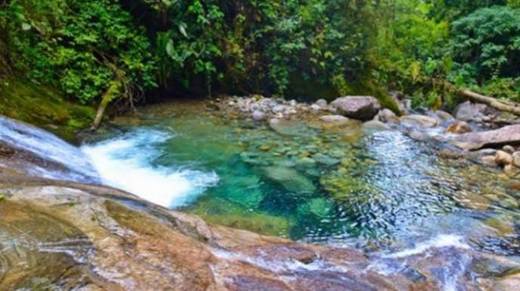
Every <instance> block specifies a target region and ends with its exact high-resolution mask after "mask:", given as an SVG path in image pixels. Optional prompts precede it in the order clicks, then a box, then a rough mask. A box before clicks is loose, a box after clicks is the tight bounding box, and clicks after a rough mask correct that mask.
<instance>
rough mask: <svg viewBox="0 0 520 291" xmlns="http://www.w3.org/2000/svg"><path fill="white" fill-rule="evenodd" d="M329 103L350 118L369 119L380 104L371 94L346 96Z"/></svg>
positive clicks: (379, 107)
mask: <svg viewBox="0 0 520 291" xmlns="http://www.w3.org/2000/svg"><path fill="white" fill-rule="evenodd" d="M331 105H332V106H333V107H335V108H337V109H338V111H339V112H340V113H341V114H343V115H345V116H347V117H350V118H354V119H359V120H370V119H372V118H374V116H376V114H377V112H378V111H379V109H381V105H380V104H379V101H377V99H376V98H374V97H371V96H346V97H340V98H338V99H336V100H334V101H333V102H332V103H331Z"/></svg>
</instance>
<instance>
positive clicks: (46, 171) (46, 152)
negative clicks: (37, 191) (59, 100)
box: [0, 116, 99, 183]
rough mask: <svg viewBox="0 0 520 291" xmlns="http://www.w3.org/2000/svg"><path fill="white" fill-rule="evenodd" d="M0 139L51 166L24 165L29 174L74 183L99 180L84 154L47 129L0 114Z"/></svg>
mask: <svg viewBox="0 0 520 291" xmlns="http://www.w3.org/2000/svg"><path fill="white" fill-rule="evenodd" d="M0 142H1V143H4V144H5V145H7V146H8V147H10V148H13V149H16V150H19V151H21V152H24V153H28V154H29V155H31V156H34V159H40V160H41V161H43V162H42V163H41V164H53V165H54V166H53V167H45V166H41V165H35V164H31V165H27V167H25V168H26V170H27V173H28V174H30V175H34V176H39V177H43V178H50V179H59V180H67V181H75V182H85V183H98V182H99V178H98V174H97V172H96V170H95V169H94V167H92V165H91V163H90V161H89V159H88V157H86V156H85V155H84V154H83V153H82V152H81V151H80V150H79V149H78V148H77V147H75V146H73V145H71V144H69V143H67V142H65V141H63V140H62V139H60V138H59V137H57V136H55V135H54V134H52V133H50V132H47V131H45V130H42V129H39V128H37V127H34V126H31V125H29V124H26V123H22V122H19V121H15V120H13V119H10V118H6V117H2V116H0ZM29 163H30V162H29Z"/></svg>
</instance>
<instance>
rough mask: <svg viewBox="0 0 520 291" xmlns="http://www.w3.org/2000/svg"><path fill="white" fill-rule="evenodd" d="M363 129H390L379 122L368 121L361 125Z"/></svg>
mask: <svg viewBox="0 0 520 291" xmlns="http://www.w3.org/2000/svg"><path fill="white" fill-rule="evenodd" d="M363 129H366V130H375V131H378V130H388V129H390V128H389V127H388V126H387V125H386V124H384V123H382V122H381V121H379V120H370V121H367V122H365V123H363Z"/></svg>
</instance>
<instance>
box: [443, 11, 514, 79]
mask: <svg viewBox="0 0 520 291" xmlns="http://www.w3.org/2000/svg"><path fill="white" fill-rule="evenodd" d="M452 52H453V57H454V60H455V61H456V64H457V68H456V71H457V72H456V73H457V74H458V77H459V78H461V76H462V78H464V79H465V80H466V81H467V82H471V81H476V82H477V83H478V84H482V83H484V82H485V81H487V80H490V79H493V78H497V77H505V78H515V77H518V76H519V75H520V67H519V66H518V64H520V10H518V9H511V8H508V7H505V6H503V7H499V6H496V7H492V8H483V9H480V10H477V11H475V12H474V13H472V14H470V15H468V16H466V17H463V18H462V19H459V20H457V21H455V22H454V23H453V37H452Z"/></svg>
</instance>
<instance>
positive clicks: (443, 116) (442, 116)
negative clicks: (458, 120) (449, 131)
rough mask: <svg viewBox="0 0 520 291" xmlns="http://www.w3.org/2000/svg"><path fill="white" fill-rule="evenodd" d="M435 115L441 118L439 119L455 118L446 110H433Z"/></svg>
mask: <svg viewBox="0 0 520 291" xmlns="http://www.w3.org/2000/svg"><path fill="white" fill-rule="evenodd" d="M435 115H436V116H437V117H438V118H439V119H440V120H441V121H449V120H453V119H455V118H454V117H453V115H451V114H449V113H448V112H446V111H442V110H437V111H435Z"/></svg>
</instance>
